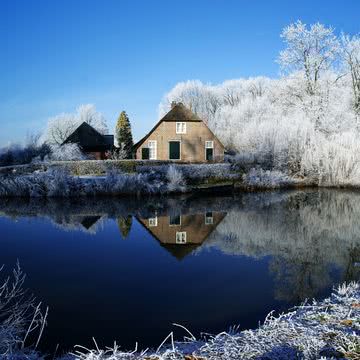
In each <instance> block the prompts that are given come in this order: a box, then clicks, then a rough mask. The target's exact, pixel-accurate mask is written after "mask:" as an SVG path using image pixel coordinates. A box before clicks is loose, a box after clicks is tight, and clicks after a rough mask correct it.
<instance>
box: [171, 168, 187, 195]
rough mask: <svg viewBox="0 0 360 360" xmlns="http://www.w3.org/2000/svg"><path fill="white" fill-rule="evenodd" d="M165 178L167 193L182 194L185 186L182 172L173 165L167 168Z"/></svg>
mask: <svg viewBox="0 0 360 360" xmlns="http://www.w3.org/2000/svg"><path fill="white" fill-rule="evenodd" d="M166 178H167V181H168V184H167V189H168V191H169V192H183V191H185V188H186V185H185V180H184V177H183V174H182V172H181V171H180V169H179V168H178V169H177V168H176V167H175V166H174V165H170V166H169V167H168V170H167V173H166Z"/></svg>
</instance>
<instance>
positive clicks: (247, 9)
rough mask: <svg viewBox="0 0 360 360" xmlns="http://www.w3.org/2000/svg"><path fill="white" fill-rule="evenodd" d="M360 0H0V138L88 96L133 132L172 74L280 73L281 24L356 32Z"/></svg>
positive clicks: (206, 77) (10, 137)
mask: <svg viewBox="0 0 360 360" xmlns="http://www.w3.org/2000/svg"><path fill="white" fill-rule="evenodd" d="M359 14H360V1H358V0H341V1H340V0H338V1H332V0H321V1H316V0H313V1H307V0H302V1H276V0H272V1H270V0H267V1H260V0H258V1H256V0H252V1H250V0H247V1H241V0H238V1H235V0H234V1H233V0H207V1H205V0H192V1H187V0H185V1H177V2H175V1H171V0H168V1H165V0H164V1H158V0H148V1H145V0H143V1H140V0H132V1H131V0H128V1H125V0H103V1H101V0H93V1H92V0H61V1H60V0H51V1H49V0H46V1H45V0H32V1H28V0H22V1H20V0H0V124H1V132H0V145H6V144H7V143H8V142H9V141H21V140H22V139H23V138H25V136H26V134H27V133H28V132H38V131H40V130H42V129H43V128H44V127H45V124H46V121H47V119H48V118H49V117H50V116H54V115H56V114H58V113H61V112H72V111H74V110H75V108H76V107H77V106H78V105H80V104H83V103H93V104H95V105H96V107H97V108H98V110H99V111H101V112H103V113H104V114H105V116H106V118H107V120H108V124H109V127H110V130H111V132H112V131H113V127H114V125H115V122H116V118H117V116H118V114H119V112H120V111H121V110H126V111H127V112H128V114H129V116H130V120H131V122H132V127H133V133H134V137H135V139H138V138H139V137H141V136H142V135H144V133H145V132H146V131H147V130H148V129H150V128H151V127H152V125H153V124H154V122H155V121H156V120H157V117H158V113H157V112H158V104H159V102H160V100H161V98H162V96H163V95H164V93H166V92H167V91H168V90H170V89H171V88H172V87H173V86H174V85H175V84H176V83H177V82H179V81H184V80H189V79H199V80H202V81H204V82H210V83H218V82H222V81H224V80H226V79H232V78H240V77H248V76H257V75H266V76H271V77H275V76H278V66H277V64H276V63H275V60H276V57H277V55H278V53H279V51H280V50H281V48H282V42H281V39H280V37H279V34H280V32H281V29H282V28H283V27H284V26H286V25H288V24H289V23H291V22H294V21H296V20H298V19H301V20H302V21H303V22H306V23H313V22H316V21H320V22H322V23H324V24H327V25H332V26H334V27H335V28H336V30H337V31H338V32H340V31H345V32H347V33H351V34H355V33H358V32H360V21H359Z"/></svg>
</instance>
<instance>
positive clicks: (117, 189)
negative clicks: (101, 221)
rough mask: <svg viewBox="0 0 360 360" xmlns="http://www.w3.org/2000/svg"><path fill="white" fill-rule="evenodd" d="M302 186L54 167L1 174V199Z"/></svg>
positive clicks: (216, 173)
mask: <svg viewBox="0 0 360 360" xmlns="http://www.w3.org/2000/svg"><path fill="white" fill-rule="evenodd" d="M305 185H306V181H305V180H303V179H295V178H292V177H289V176H288V175H286V174H283V173H280V172H277V171H263V170H261V169H250V170H249V171H244V169H241V168H239V167H238V166H237V165H234V164H231V163H216V164H173V163H166V162H151V163H146V162H144V161H139V162H137V161H75V162H52V163H40V164H30V165H24V166H15V167H10V168H1V169H0V197H81V196H120V195H161V194H171V193H185V192H187V193H191V192H234V191H238V190H240V191H244V190H246V191H248V190H258V189H277V188H294V187H297V186H305Z"/></svg>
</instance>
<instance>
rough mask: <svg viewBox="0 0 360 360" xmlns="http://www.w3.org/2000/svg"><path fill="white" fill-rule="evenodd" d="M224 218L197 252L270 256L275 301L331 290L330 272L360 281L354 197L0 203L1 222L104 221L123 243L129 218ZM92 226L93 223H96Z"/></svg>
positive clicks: (87, 224) (84, 225)
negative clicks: (216, 215) (215, 213)
mask: <svg viewBox="0 0 360 360" xmlns="http://www.w3.org/2000/svg"><path fill="white" fill-rule="evenodd" d="M174 209H176V213H181V214H195V213H206V212H207V211H210V210H211V211H220V212H221V211H222V212H224V211H226V212H227V216H226V217H225V218H224V220H223V221H222V222H221V223H220V224H219V226H218V227H217V228H216V230H214V232H213V233H212V234H211V235H210V237H209V238H207V240H206V242H205V243H204V245H203V248H206V247H209V246H215V247H217V248H218V249H220V250H222V251H223V252H224V253H226V254H235V255H246V256H249V257H252V258H262V257H265V256H270V258H271V260H270V265H269V271H270V272H271V274H272V276H273V277H274V280H275V286H276V290H275V291H276V294H275V296H276V297H277V298H279V299H286V300H290V301H299V300H302V299H304V298H306V297H313V296H316V295H317V294H318V293H319V292H320V291H321V290H322V289H325V288H326V287H329V286H331V281H333V280H332V278H331V277H332V273H331V271H332V269H337V271H340V278H339V281H349V280H352V279H359V277H360V267H359V266H356V263H360V221H359V218H360V193H356V192H349V191H336V190H309V191H291V192H271V193H253V194H240V195H238V196H234V197H196V196H195V197H194V196H188V195H186V196H185V195H184V196H182V197H176V198H172V199H171V198H155V197H152V198H149V199H138V200H137V199H133V200H132V201H128V200H126V201H124V200H122V201H121V200H119V199H95V198H94V199H92V198H91V199H86V201H85V202H84V201H83V200H82V199H79V200H76V199H70V200H43V199H31V200H28V201H20V200H19V199H16V200H13V201H12V200H5V201H3V202H2V203H0V212H1V213H2V215H5V216H9V217H11V218H13V219H16V218H17V217H23V216H34V217H38V216H43V217H46V218H50V220H51V221H52V222H54V223H55V224H56V225H57V226H60V227H61V228H64V229H71V230H82V231H87V232H96V231H97V229H98V227H99V225H100V224H101V222H102V221H103V219H107V218H108V219H109V218H110V219H116V220H117V222H118V226H119V230H120V232H121V235H122V236H123V238H126V236H128V234H129V232H130V229H131V216H139V217H140V218H148V217H149V216H151V215H153V214H154V213H156V214H158V215H159V216H160V215H161V214H166V215H171V213H172V212H174ZM95 219H99V220H96V222H95Z"/></svg>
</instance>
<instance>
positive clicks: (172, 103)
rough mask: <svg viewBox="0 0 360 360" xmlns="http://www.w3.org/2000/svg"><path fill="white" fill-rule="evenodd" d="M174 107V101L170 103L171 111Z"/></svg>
mask: <svg viewBox="0 0 360 360" xmlns="http://www.w3.org/2000/svg"><path fill="white" fill-rule="evenodd" d="M175 106H176V101H172V102H171V108H172V109H173V108H174V107H175Z"/></svg>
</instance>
